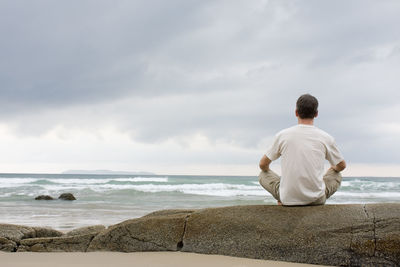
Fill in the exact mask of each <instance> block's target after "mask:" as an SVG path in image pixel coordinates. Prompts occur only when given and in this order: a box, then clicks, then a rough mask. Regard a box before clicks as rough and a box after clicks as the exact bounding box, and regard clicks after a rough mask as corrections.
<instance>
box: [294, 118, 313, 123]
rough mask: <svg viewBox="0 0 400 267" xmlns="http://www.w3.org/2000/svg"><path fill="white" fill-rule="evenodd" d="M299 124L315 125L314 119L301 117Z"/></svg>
mask: <svg viewBox="0 0 400 267" xmlns="http://www.w3.org/2000/svg"><path fill="white" fill-rule="evenodd" d="M297 121H298V124H305V125H314V119H301V118H297Z"/></svg>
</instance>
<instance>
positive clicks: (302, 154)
mask: <svg viewBox="0 0 400 267" xmlns="http://www.w3.org/2000/svg"><path fill="white" fill-rule="evenodd" d="M265 155H266V156H267V157H268V158H269V159H270V160H276V159H277V158H279V157H282V159H281V168H282V176H281V182H280V187H279V194H280V199H281V202H282V204H283V205H307V204H310V203H312V202H314V201H316V200H317V199H319V198H320V197H322V196H323V195H324V194H325V183H324V181H323V175H324V163H325V159H326V160H328V161H329V162H330V164H331V165H337V164H338V163H339V162H341V161H342V160H343V156H342V155H341V153H340V152H339V150H338V148H337V146H336V143H335V140H334V139H333V137H332V136H330V135H329V134H328V133H326V132H324V131H322V130H320V129H318V128H317V127H315V126H313V125H305V124H298V125H296V126H293V127H290V128H287V129H284V130H282V131H280V132H279V133H278V134H277V135H276V136H275V139H274V142H273V144H272V145H271V147H270V148H269V150H268V151H267V153H266V154H265Z"/></svg>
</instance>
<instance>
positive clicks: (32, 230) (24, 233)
mask: <svg viewBox="0 0 400 267" xmlns="http://www.w3.org/2000/svg"><path fill="white" fill-rule="evenodd" d="M61 235H62V233H61V232H59V231H56V230H53V229H50V228H43V227H28V226H21V225H13V224H0V250H1V251H8V252H13V251H16V250H17V249H18V246H19V245H20V242H21V240H23V239H29V238H35V237H51V236H61Z"/></svg>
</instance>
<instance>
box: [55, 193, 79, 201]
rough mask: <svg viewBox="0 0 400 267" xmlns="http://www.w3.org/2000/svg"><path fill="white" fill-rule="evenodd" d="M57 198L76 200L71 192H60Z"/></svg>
mask: <svg viewBox="0 0 400 267" xmlns="http://www.w3.org/2000/svg"><path fill="white" fill-rule="evenodd" d="M58 199H62V200H76V198H75V196H74V195H73V194H71V193H62V194H61V195H60V196H59V197H58Z"/></svg>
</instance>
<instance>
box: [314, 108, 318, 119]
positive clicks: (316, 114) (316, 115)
mask: <svg viewBox="0 0 400 267" xmlns="http://www.w3.org/2000/svg"><path fill="white" fill-rule="evenodd" d="M316 117H318V110H317V113H315V116H314V118H316Z"/></svg>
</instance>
